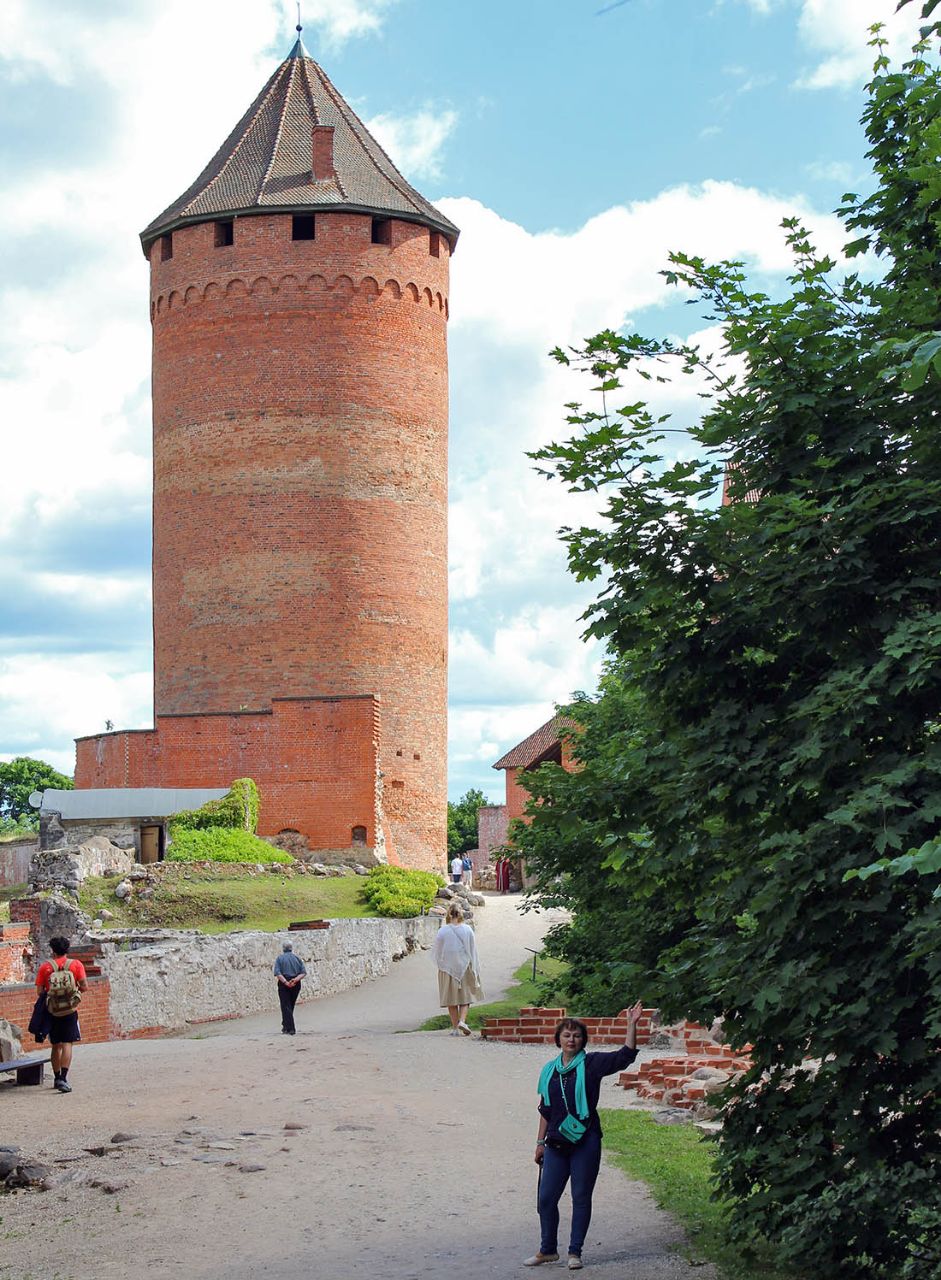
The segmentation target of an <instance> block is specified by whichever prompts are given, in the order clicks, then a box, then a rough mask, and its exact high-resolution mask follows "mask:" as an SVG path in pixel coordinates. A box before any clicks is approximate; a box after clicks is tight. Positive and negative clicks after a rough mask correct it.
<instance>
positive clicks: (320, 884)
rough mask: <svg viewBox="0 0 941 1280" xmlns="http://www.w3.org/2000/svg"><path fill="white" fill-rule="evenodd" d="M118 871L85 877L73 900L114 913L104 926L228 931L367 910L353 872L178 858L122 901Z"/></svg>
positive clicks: (274, 926) (279, 926)
mask: <svg viewBox="0 0 941 1280" xmlns="http://www.w3.org/2000/svg"><path fill="white" fill-rule="evenodd" d="M120 879H121V877H120V876H107V877H105V878H103V879H91V878H89V879H88V880H86V881H85V883H84V885H83V886H82V889H81V893H80V894H79V905H80V907H81V908H82V910H83V911H84V912H86V914H88V915H90V916H92V917H94V916H95V915H96V914H97V912H98V911H99V910H100V909H101V908H102V907H107V908H108V910H109V911H112V912H113V913H114V919H113V920H109V921H108V922H107V924H108V927H109V928H113V929H119V928H144V929H147V928H165V929H199V930H201V932H203V933H229V932H231V931H232V930H233V929H262V930H264V931H266V932H273V931H274V930H277V929H285V928H287V926H288V925H289V924H290V923H291V921H292V920H315V919H318V918H323V919H335V920H336V919H346V918H349V917H352V916H371V915H374V914H375V912H373V911H371V910H370V909H369V907H367V905H366V904H365V903H364V902H362V901H361V900H360V890H361V888H362V880H361V877H359V876H330V877H328V878H321V877H320V876H290V877H288V876H282V875H277V874H275V873H273V872H265V873H264V874H263V875H257V876H246V875H245V874H244V871H242V869H241V868H240V867H238V866H237V865H232V864H229V865H225V864H221V863H220V864H219V866H218V867H217V868H214V869H213V870H211V871H203V870H202V869H199V870H197V869H196V868H193V867H187V866H186V865H185V864H183V863H180V864H179V871H176V870H175V873H174V874H172V875H166V874H165V875H164V876H162V877H161V879H160V881H159V882H158V887H157V889H156V892H155V893H154V896H153V897H152V898H149V899H143V900H142V899H140V898H136V899H135V900H134V901H133V903H132V904H131V905H130V906H128V905H126V904H124V903H122V902H120V901H119V900H118V899H117V898H116V897H115V896H114V887H115V885H116V884H117V883H118V882H119V880H120Z"/></svg>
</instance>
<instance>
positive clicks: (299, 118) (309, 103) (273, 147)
mask: <svg viewBox="0 0 941 1280" xmlns="http://www.w3.org/2000/svg"><path fill="white" fill-rule="evenodd" d="M317 126H328V127H331V128H332V129H333V139H332V143H333V162H332V166H331V168H332V172H331V173H330V176H328V177H318V178H316V179H315V178H314V177H313V176H312V173H311V168H312V135H313V130H314V128H315V127H317ZM330 209H336V210H345V211H347V212H350V211H352V212H362V213H373V214H377V215H381V216H385V217H394V218H402V219H403V220H405V221H408V222H419V223H422V224H424V225H426V226H429V227H431V228H433V229H434V230H437V231H440V232H442V233H443V234H444V235H445V236H447V238H448V239H449V241H450V242H451V245H452V248H453V245H454V242H455V241H456V240H457V237H458V234H459V233H458V229H457V227H456V226H455V225H454V223H453V222H450V221H449V220H448V219H447V218H446V217H445V216H444V214H443V213H440V212H439V211H438V210H437V209H436V208H435V207H434V205H433V204H430V203H429V202H428V201H427V200H426V199H425V198H424V196H422V195H420V194H419V193H418V192H417V191H416V190H415V188H414V187H412V186H411V185H410V183H408V182H407V181H406V180H405V178H403V176H402V175H401V173H399V171H398V169H396V167H395V165H394V164H393V163H392V161H391V160H390V159H389V157H388V156H387V155H386V153H385V152H384V151H383V149H382V148H381V147H380V146H379V144H378V142H376V140H375V138H373V137H372V136H371V134H370V133H369V132H368V131H367V129H366V126H365V125H364V124H363V122H362V121H361V120H360V119H359V117H358V116H357V115H356V114H355V113H354V112H353V111H352V110H351V108H350V107H349V106H348V105H347V104H346V102H344V100H343V99H342V98H341V97H340V95H339V93H338V92H337V90H336V89H335V88H334V86H333V85H332V84H331V82H330V81H329V80H328V79H327V77H326V75H325V74H324V72H323V71H322V69H321V68H320V67H319V66H318V65H317V63H316V62H314V60H313V58H311V57H309V56H308V53H307V50H306V49H305V48H304V45H303V42H302V41H301V40H298V41H297V43H296V44H295V45H294V48H293V49H292V50H291V52H290V54H289V55H288V57H287V58H285V60H284V62H282V63H281V65H280V66H279V67H278V69H277V70H276V71H275V72H274V74H273V75H272V76H271V78H270V79H269V81H268V83H267V84H266V85H265V87H264V88H263V89H262V91H261V93H259V95H258V97H257V98H256V99H255V101H254V102H253V103H252V105H251V106H250V107H249V109H248V110H247V111H246V113H245V115H244V116H243V117H242V119H241V120H240V121H239V122H238V124H237V125H236V126H235V128H234V129H233V130H232V132H231V133H230V134H229V136H228V138H226V140H225V142H224V143H223V144H222V146H221V147H220V148H219V150H218V151H217V152H216V154H215V155H214V156H213V158H212V159H211V160H210V162H209V164H208V165H207V166H206V168H205V169H204V170H203V171H202V173H201V174H200V175H199V177H198V178H197V179H196V181H195V182H194V183H193V184H192V186H190V187H189V188H188V189H187V190H186V191H184V193H183V194H182V195H181V196H180V197H179V199H177V200H174V202H173V203H172V204H171V205H170V206H169V207H168V208H166V209H164V211H163V213H161V214H160V216H159V217H157V218H155V219H154V220H153V222H151V223H150V225H149V226H147V227H146V228H145V229H144V230H143V231H142V232H141V243H142V245H143V247H144V252H145V254H146V253H147V251H148V248H149V246H150V245H151V244H152V243H153V241H154V240H156V239H157V237H158V236H161V235H165V234H166V233H167V232H169V231H173V230H174V229H175V228H176V227H178V226H181V225H184V224H187V223H192V222H205V221H209V220H211V219H214V218H219V217H231V216H232V215H235V214H249V213H262V212H266V213H271V212H276V211H278V210H282V211H285V212H297V211H301V212H304V211H309V212H316V211H317V210H330Z"/></svg>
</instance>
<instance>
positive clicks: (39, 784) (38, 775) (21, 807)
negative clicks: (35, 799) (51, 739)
mask: <svg viewBox="0 0 941 1280" xmlns="http://www.w3.org/2000/svg"><path fill="white" fill-rule="evenodd" d="M72 785H73V784H72V779H71V778H67V777H66V776H65V775H64V774H62V773H59V772H58V770H56V769H53V767H52V765H51V764H46V762H45V760H34V759H32V757H30V756H16V758H15V759H13V760H10V761H9V762H7V763H5V764H4V763H0V817H3V818H6V819H10V820H12V822H13V823H14V824H18V825H19V826H20V827H27V828H30V829H32V830H35V828H36V827H38V826H39V812H38V810H36V809H34V808H33V807H32V805H31V804H30V803H29V797H30V796H31V795H32V793H33V792H34V791H44V790H45V789H46V788H47V787H49V788H52V789H55V790H59V791H69V790H71V788H72Z"/></svg>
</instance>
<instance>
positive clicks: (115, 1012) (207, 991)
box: [92, 916, 440, 1035]
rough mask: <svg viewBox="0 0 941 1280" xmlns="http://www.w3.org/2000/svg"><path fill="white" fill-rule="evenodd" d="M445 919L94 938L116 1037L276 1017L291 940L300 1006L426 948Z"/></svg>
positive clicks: (380, 972)
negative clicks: (302, 973) (283, 956)
mask: <svg viewBox="0 0 941 1280" xmlns="http://www.w3.org/2000/svg"><path fill="white" fill-rule="evenodd" d="M439 925H440V921H438V920H437V919H430V918H428V917H424V916H420V917H417V918H416V919H413V920H384V919H382V920H380V919H368V920H362V919H357V920H331V921H330V927H329V928H327V929H312V930H298V931H296V932H292V933H290V935H289V934H288V933H287V932H285V933H255V932H251V931H244V932H236V933H226V934H213V935H206V934H200V933H197V932H195V931H192V932H190V931H186V932H177V933H172V934H170V933H162V934H161V935H159V936H155V935H153V934H151V935H145V936H140V935H138V936H136V937H135V935H134V934H133V933H128V934H126V935H124V937H123V939H122V940H121V941H118V940H116V938H115V935H113V934H111V935H109V934H105V933H101V934H98V935H92V936H93V937H95V938H96V941H97V942H98V943H99V945H100V947H101V960H100V962H99V963H100V965H101V970H102V973H103V974H104V975H105V976H106V977H107V978H108V980H109V982H110V983H111V1021H112V1023H113V1024H114V1026H115V1029H116V1032H117V1034H119V1035H129V1034H134V1033H135V1032H137V1031H139V1030H141V1029H144V1028H154V1027H163V1028H166V1029H169V1030H177V1029H179V1028H182V1027H186V1026H188V1025H190V1024H191V1023H198V1022H208V1021H213V1020H216V1019H220V1018H238V1017H242V1016H243V1015H245V1014H250V1013H263V1012H266V1011H267V1012H276V1011H277V1007H278V1005H277V993H276V991H275V980H274V975H273V973H272V966H273V965H274V962H275V960H276V959H277V957H278V955H279V954H280V952H281V945H282V943H283V942H284V941H286V940H288V938H290V941H291V943H292V944H293V947H294V952H295V954H296V955H298V956H299V957H300V958H301V959H302V960H303V961H304V964H305V965H306V967H307V978H306V979H305V980H304V982H303V983H302V985H301V996H300V1002H301V1003H306V1002H307V1001H309V1000H316V999H318V998H320V997H322V996H332V995H336V994H337V993H338V992H340V991H349V990H350V989H351V988H352V987H358V986H359V985H360V984H361V983H363V982H367V981H369V980H370V979H372V978H378V977H381V976H382V975H383V974H385V973H388V972H389V970H390V968H391V967H392V964H393V961H395V960H397V959H400V958H401V957H402V956H404V955H407V954H408V952H410V951H413V950H414V949H415V948H416V947H428V946H430V945H431V943H432V941H433V940H434V936H435V934H436V933H437V932H438V928H439Z"/></svg>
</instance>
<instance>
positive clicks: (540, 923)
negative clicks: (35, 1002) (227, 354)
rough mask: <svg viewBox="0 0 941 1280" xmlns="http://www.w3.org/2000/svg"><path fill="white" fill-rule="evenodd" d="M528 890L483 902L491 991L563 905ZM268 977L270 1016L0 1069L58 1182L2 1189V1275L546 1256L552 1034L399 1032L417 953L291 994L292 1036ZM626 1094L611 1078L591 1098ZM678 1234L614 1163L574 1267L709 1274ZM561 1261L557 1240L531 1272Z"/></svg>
mask: <svg viewBox="0 0 941 1280" xmlns="http://www.w3.org/2000/svg"><path fill="white" fill-rule="evenodd" d="M519 905H520V899H519V898H518V897H517V896H513V895H510V896H507V897H502V898H501V897H497V896H496V895H490V896H488V900H487V906H486V907H485V908H483V909H481V910H480V911H479V912H478V914H477V926H478V945H479V950H480V955H481V968H482V977H483V983H484V989H485V992H486V996H487V998H488V999H496V998H498V997H499V996H501V995H502V994H503V992H504V991H505V989H506V987H507V986H508V985H509V983H510V981H511V976H512V973H513V971H514V970H515V969H516V968H517V967H518V966H519V964H520V963H521V962H522V961H523V960H524V959H525V958H526V956H527V954H528V953H527V952H526V951H525V948H526V947H534V948H536V947H538V946H539V943H540V940H541V938H542V936H543V934H544V932H545V930H546V929H547V928H548V927H549V925H550V924H551V923H553V921H554V919H555V918H557V917H555V916H554V915H553V913H536V912H528V913H521V912H520V911H519V909H518V908H519ZM276 950H277V949H276V947H274V946H273V954H272V963H273V961H274V955H275V954H276ZM271 994H272V1012H271V1015H270V1017H252V1018H245V1019H240V1020H237V1021H230V1022H225V1023H218V1024H212V1025H211V1026H208V1027H205V1028H201V1029H194V1030H193V1032H191V1033H190V1034H189V1035H188V1036H183V1037H178V1038H174V1039H164V1040H151V1041H122V1042H117V1043H112V1044H102V1045H87V1046H81V1045H79V1046H77V1048H76V1051H75V1060H74V1063H73V1067H72V1071H71V1073H70V1081H71V1083H73V1085H74V1091H73V1092H72V1093H71V1094H69V1095H60V1094H58V1093H56V1092H55V1091H54V1090H53V1089H52V1088H51V1077H50V1076H49V1074H48V1068H47V1078H46V1083H45V1084H44V1085H43V1086H42V1087H41V1088H29V1087H17V1086H14V1085H11V1084H4V1085H0V1145H2V1144H13V1145H16V1146H19V1147H20V1148H21V1149H22V1152H23V1154H24V1155H28V1156H29V1157H31V1158H34V1159H36V1160H37V1161H40V1162H42V1163H45V1164H47V1165H49V1166H50V1167H51V1168H52V1170H53V1175H52V1176H53V1181H54V1185H53V1186H52V1188H51V1189H50V1190H48V1191H39V1190H20V1191H17V1192H15V1193H9V1194H5V1195H0V1277H2V1280H32V1278H33V1277H35V1278H36V1280H39V1277H42V1280H112V1278H115V1280H116V1278H118V1277H120V1278H121V1280H124V1278H125V1277H127V1276H129V1275H135V1274H146V1275H147V1277H148V1280H170V1278H171V1277H172V1278H173V1280H178V1278H180V1277H185V1278H186V1280H256V1277H257V1278H261V1277H265V1278H270V1280H288V1278H290V1280H310V1278H315V1280H319V1278H321V1277H326V1276H331V1277H338V1280H346V1278H347V1277H349V1278H350V1280H358V1278H359V1277H364V1278H365V1277H370V1278H372V1280H413V1278H414V1280H418V1278H419V1277H431V1276H435V1277H440V1276H445V1275H446V1276H448V1277H449V1280H472V1278H473V1280H478V1278H479V1277H481V1276H493V1277H508V1276H524V1275H532V1274H536V1272H535V1271H531V1270H529V1269H526V1268H523V1267H522V1266H521V1262H522V1259H523V1258H524V1257H525V1256H526V1255H528V1254H531V1253H533V1252H535V1250H536V1248H537V1247H538V1243H539V1236H538V1220H537V1217H536V1208H535V1197H536V1176H537V1170H536V1166H535V1164H534V1163H533V1159H532V1155H533V1140H534V1136H535V1130H536V1123H537V1117H536V1113H535V1093H536V1079H537V1075H538V1071H539V1068H540V1066H541V1065H542V1063H543V1062H544V1061H545V1059H546V1057H547V1056H548V1055H547V1052H546V1049H545V1047H544V1046H539V1045H498V1044H489V1043H486V1042H483V1041H480V1040H479V1039H477V1037H476V1036H475V1037H474V1038H473V1039H465V1038H452V1037H451V1036H449V1035H448V1033H447V1032H422V1033H418V1034H411V1035H404V1034H397V1033H400V1032H403V1031H409V1030H411V1029H413V1028H414V1027H416V1026H418V1025H419V1023H420V1022H422V1021H423V1020H424V1019H425V1018H426V1017H428V1016H429V1015H430V1014H431V1013H435V1012H437V1008H436V994H437V993H436V980H435V971H434V968H433V966H432V964H431V961H430V958H429V956H428V954H427V953H418V954H413V955H411V956H408V957H406V958H405V959H403V960H401V961H400V962H399V963H398V964H396V965H395V966H394V967H393V971H392V972H391V973H390V974H389V975H388V976H387V977H385V978H381V979H379V980H377V981H375V982H373V983H370V984H368V985H365V986H363V987H360V988H357V989H356V990H354V991H350V992H346V993H344V994H343V995H339V996H334V997H331V998H329V999H325V1000H321V1001H314V1002H312V1003H310V1004H307V1005H300V1006H298V1010H297V1026H298V1034H297V1035H296V1036H294V1037H288V1036H282V1035H281V1034H280V1030H279V1026H280V1024H279V1018H278V1014H277V997H276V993H275V987H274V981H273V980H272V990H271ZM630 998H631V995H630V993H628V995H626V996H625V1000H624V1003H625V1005H626V1004H627V1003H629V1000H630ZM622 1098H623V1091H622V1090H619V1089H617V1088H616V1087H615V1085H614V1084H613V1082H612V1083H610V1084H606V1085H605V1088H604V1090H603V1093H602V1105H603V1106H609V1107H610V1106H613V1105H618V1104H619V1103H620V1101H621V1100H622ZM568 1222H569V1211H568V1205H567V1202H566V1201H565V1200H564V1201H563V1214H562V1229H563V1231H565V1230H567V1228H568ZM682 1244H683V1237H682V1233H681V1231H680V1230H679V1228H678V1227H677V1226H676V1224H675V1223H674V1222H673V1221H672V1220H671V1219H670V1218H669V1216H668V1215H666V1214H665V1213H663V1212H662V1211H660V1210H659V1209H657V1208H656V1206H655V1205H654V1203H653V1201H652V1200H651V1198H650V1195H649V1194H648V1192H647V1190H646V1188H645V1187H644V1186H643V1184H640V1183H634V1182H631V1181H629V1180H628V1179H627V1178H626V1177H625V1176H624V1175H623V1174H622V1173H620V1172H619V1171H618V1170H616V1169H614V1168H613V1167H612V1166H611V1165H609V1164H607V1162H606V1163H605V1164H604V1165H603V1167H602V1171H601V1175H600V1177H599V1180H598V1185H597V1188H596V1192H595V1200H594V1216H593V1220H592V1225H591V1230H590V1232H589V1236H588V1240H587V1243H586V1247H585V1274H586V1275H591V1276H597V1277H599V1280H600V1278H601V1277H604V1278H605V1280H676V1278H678V1277H686V1276H692V1275H693V1274H695V1276H696V1277H697V1278H698V1280H715V1272H714V1271H713V1269H712V1268H711V1267H703V1266H697V1267H695V1268H693V1267H691V1266H690V1264H689V1263H688V1262H687V1261H686V1260H685V1258H684V1255H683V1250H682ZM563 1271H565V1266H564V1254H563V1262H562V1264H561V1266H546V1267H543V1268H541V1269H540V1270H539V1271H538V1274H548V1275H551V1274H556V1275H558V1274H560V1273H561V1272H563ZM566 1274H567V1272H566Z"/></svg>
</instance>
